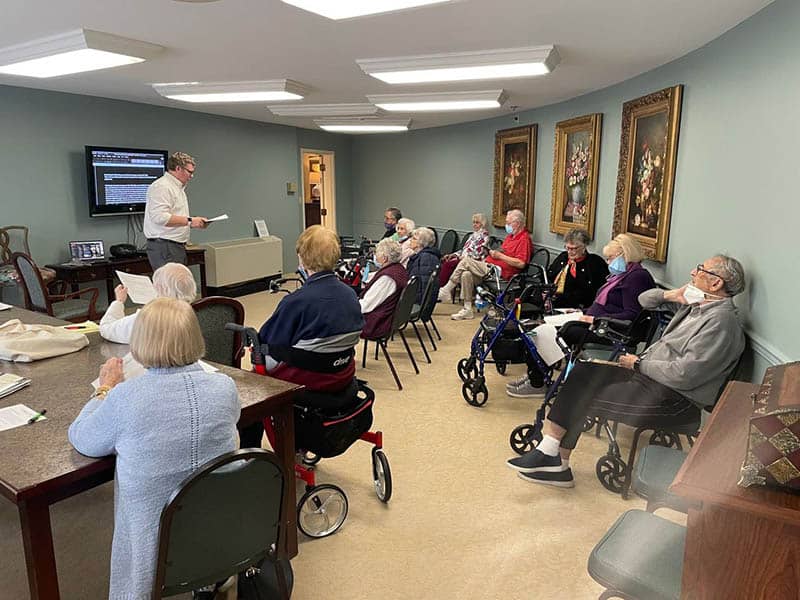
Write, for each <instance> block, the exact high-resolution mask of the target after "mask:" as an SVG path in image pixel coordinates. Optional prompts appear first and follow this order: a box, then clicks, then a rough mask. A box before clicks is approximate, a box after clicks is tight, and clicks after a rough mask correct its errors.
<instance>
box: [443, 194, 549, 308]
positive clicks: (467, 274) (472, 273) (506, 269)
mask: <svg viewBox="0 0 800 600" xmlns="http://www.w3.org/2000/svg"><path fill="white" fill-rule="evenodd" d="M506 233H507V234H508V235H507V236H506V239H504V240H503V245H502V246H501V247H500V250H489V257H488V258H487V259H486V261H485V262H484V261H482V260H477V259H475V258H472V257H470V256H463V257H462V258H461V260H460V261H458V266H456V268H455V270H454V271H453V274H452V275H451V276H450V280H449V281H448V282H447V283H446V284H445V285H444V287H442V288H441V289H440V290H439V301H440V302H444V301H446V300H447V299H448V298H449V297H450V296H451V294H452V293H453V288H454V287H455V286H456V284H457V283H459V282H460V283H461V298H462V299H463V300H464V308H462V309H461V310H460V311H458V312H457V313H455V314H454V315H451V316H450V318H451V319H453V320H454V321H459V320H462V319H472V318H474V317H475V314H474V313H473V312H472V300H473V298H474V297H475V286H476V285H478V284H479V283H480V282H481V281H483V280H484V279H485V278H486V277H487V276H488V275H490V274H491V273H492V270H493V269H499V270H500V277H501V278H502V279H505V280H509V279H511V278H512V277H513V276H514V275H516V274H517V273H519V272H520V271H522V269H524V268H525V267H526V266H527V265H528V263H529V262H530V260H531V255H532V254H533V242H532V241H531V236H530V232H529V231H528V230H527V229H526V227H525V213H523V212H522V211H521V210H517V209H512V210H510V211H508V213H506Z"/></svg>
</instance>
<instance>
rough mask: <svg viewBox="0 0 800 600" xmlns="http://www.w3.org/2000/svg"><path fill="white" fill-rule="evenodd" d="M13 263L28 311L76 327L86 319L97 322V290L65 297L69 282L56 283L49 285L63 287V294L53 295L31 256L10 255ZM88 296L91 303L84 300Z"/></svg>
mask: <svg viewBox="0 0 800 600" xmlns="http://www.w3.org/2000/svg"><path fill="white" fill-rule="evenodd" d="M11 261H12V263H13V264H14V267H15V268H16V270H17V273H18V275H19V281H20V284H21V285H22V290H23V292H24V293H25V308H27V309H28V310H33V311H36V312H41V313H45V314H48V315H50V316H51V317H56V318H58V319H64V320H65V321H72V322H74V323H80V322H81V321H86V320H87V319H89V320H92V321H94V320H96V319H97V318H98V315H97V309H96V307H95V305H96V303H97V296H98V294H99V291H98V289H97V288H86V289H83V290H78V291H77V292H71V293H66V290H67V284H66V282H63V281H62V282H53V283H51V284H50V285H51V286H52V285H54V284H56V283H60V284H61V292H60V293H58V294H51V293H50V292H49V291H48V288H47V285H45V282H44V279H43V278H42V274H41V272H40V271H39V268H38V267H37V266H36V263H35V262H33V259H32V258H31V257H30V256H28V255H27V254H23V253H22V252H15V253H14V254H12V255H11ZM87 294H88V295H89V299H88V300H84V299H83V298H81V297H82V296H85V295H87Z"/></svg>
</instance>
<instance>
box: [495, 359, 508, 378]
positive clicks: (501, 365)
mask: <svg viewBox="0 0 800 600" xmlns="http://www.w3.org/2000/svg"><path fill="white" fill-rule="evenodd" d="M506 367H508V363H507V362H505V361H502V360H499V361H497V362H496V363H494V368H495V369H497V372H498V373H500V375H505V374H506Z"/></svg>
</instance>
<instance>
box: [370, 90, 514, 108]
mask: <svg viewBox="0 0 800 600" xmlns="http://www.w3.org/2000/svg"><path fill="white" fill-rule="evenodd" d="M367 100H369V101H370V102H372V103H373V104H374V105H375V106H377V107H378V108H382V109H383V110H386V111H389V112H436V111H455V110H485V109H491V108H499V107H501V106H502V105H503V103H504V102H505V101H506V93H505V91H503V90H489V91H482V92H443V93H440V94H379V95H375V96H367Z"/></svg>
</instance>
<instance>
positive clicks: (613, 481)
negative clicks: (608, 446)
mask: <svg viewBox="0 0 800 600" xmlns="http://www.w3.org/2000/svg"><path fill="white" fill-rule="evenodd" d="M626 467H627V465H626V464H625V461H623V460H622V459H621V458H620V457H619V456H614V455H612V454H606V455H604V456H601V457H600V459H599V460H598V461H597V466H596V467H595V472H596V473H597V478H598V479H599V480H600V483H602V484H603V487H604V488H606V489H607V490H608V491H609V492H614V493H615V494H620V493H622V486H623V483H624V482H625V469H626Z"/></svg>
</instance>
